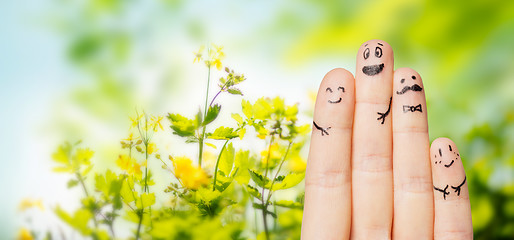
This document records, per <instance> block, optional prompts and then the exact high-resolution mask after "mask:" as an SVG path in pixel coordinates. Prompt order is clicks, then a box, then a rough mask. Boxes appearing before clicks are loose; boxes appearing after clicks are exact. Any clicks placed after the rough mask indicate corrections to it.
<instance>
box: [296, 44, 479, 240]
mask: <svg viewBox="0 0 514 240" xmlns="http://www.w3.org/2000/svg"><path fill="white" fill-rule="evenodd" d="M379 48H380V49H379ZM393 65H394V60H393V51H392V48H391V47H390V46H389V44H387V43H386V42H385V41H382V40H370V41H368V42H365V43H363V44H362V45H361V47H360V48H359V50H358V52H357V68H356V75H355V78H354V77H353V75H352V74H351V73H349V72H348V71H346V70H344V69H341V68H338V69H334V70H332V71H330V72H329V73H327V75H326V76H325V77H324V78H323V80H322V82H321V84H320V89H319V91H318V97H317V99H316V105H315V110H314V118H313V121H314V122H315V123H316V124H317V125H318V126H319V127H321V128H323V129H325V130H326V132H322V131H321V130H319V129H317V128H316V127H314V124H313V132H312V139H311V146H310V151H309V159H308V163H307V170H306V177H305V207H304V215H303V222H302V239H472V238H473V229H472V225H471V210H470V204H469V197H468V182H467V180H466V181H464V179H465V172H464V167H463V165H462V161H461V160H460V154H459V152H458V150H457V147H456V146H455V144H454V143H453V142H452V141H451V140H449V139H446V138H439V139H436V140H434V142H433V143H432V146H431V147H430V143H429V137H428V121H427V111H426V109H427V108H426V101H425V89H424V85H423V82H422V79H421V76H420V75H419V74H418V73H417V72H415V71H414V70H412V69H409V68H400V69H397V70H396V71H393ZM338 87H344V90H345V91H344V92H343V91H342V90H337V89H338ZM327 88H331V90H332V91H327ZM339 99H341V101H339ZM388 110H389V111H388ZM439 149H441V154H439ZM446 186H448V187H447V188H446V191H443V192H444V194H443V192H442V191H439V190H437V189H444V188H445V187H446ZM393 216H394V217H393Z"/></svg>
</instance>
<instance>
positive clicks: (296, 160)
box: [289, 154, 307, 172]
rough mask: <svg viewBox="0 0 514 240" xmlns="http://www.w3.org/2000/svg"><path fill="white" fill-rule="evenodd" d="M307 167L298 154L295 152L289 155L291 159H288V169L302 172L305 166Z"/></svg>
mask: <svg viewBox="0 0 514 240" xmlns="http://www.w3.org/2000/svg"><path fill="white" fill-rule="evenodd" d="M306 167H307V163H305V161H304V160H303V158H302V157H300V155H298V154H295V155H294V156H292V157H291V160H290V161H289V169H291V171H293V172H304V171H305V168H306Z"/></svg>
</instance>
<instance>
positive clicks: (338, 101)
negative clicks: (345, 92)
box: [328, 98, 343, 103]
mask: <svg viewBox="0 0 514 240" xmlns="http://www.w3.org/2000/svg"><path fill="white" fill-rule="evenodd" d="M342 100H343V98H339V100H337V101H332V100H328V102H329V103H340V102H341V101H342Z"/></svg>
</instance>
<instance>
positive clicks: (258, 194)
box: [246, 185, 262, 199]
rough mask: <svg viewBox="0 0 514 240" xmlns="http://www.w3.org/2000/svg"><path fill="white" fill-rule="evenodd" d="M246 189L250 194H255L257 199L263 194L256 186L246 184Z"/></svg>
mask: <svg viewBox="0 0 514 240" xmlns="http://www.w3.org/2000/svg"><path fill="white" fill-rule="evenodd" d="M246 190H247V191H248V193H250V195H252V196H254V197H255V198H257V199H261V196H262V195H261V193H260V192H259V190H258V189H257V188H254V187H252V186H250V185H246Z"/></svg>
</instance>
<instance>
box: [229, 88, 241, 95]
mask: <svg viewBox="0 0 514 240" xmlns="http://www.w3.org/2000/svg"><path fill="white" fill-rule="evenodd" d="M227 91H228V93H230V94H233V95H241V96H243V93H242V92H241V90H239V89H237V88H229V89H227Z"/></svg>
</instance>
